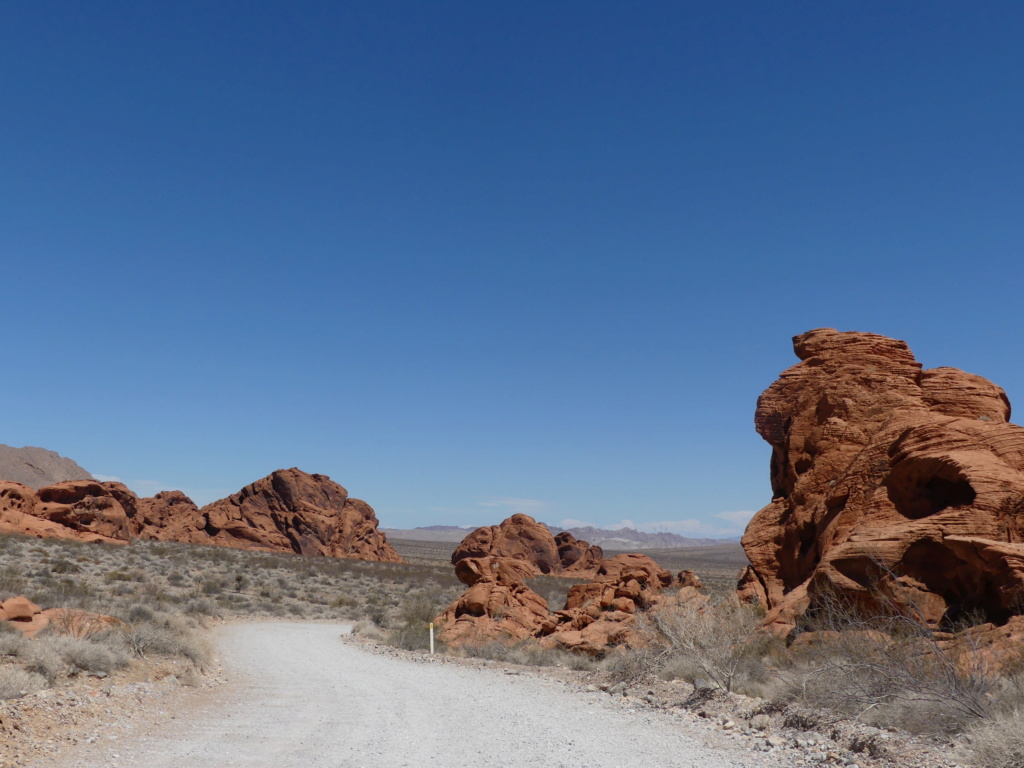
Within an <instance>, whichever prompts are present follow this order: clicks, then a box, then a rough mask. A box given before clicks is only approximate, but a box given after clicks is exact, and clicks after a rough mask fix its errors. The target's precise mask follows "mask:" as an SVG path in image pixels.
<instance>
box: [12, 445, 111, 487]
mask: <svg viewBox="0 0 1024 768" xmlns="http://www.w3.org/2000/svg"><path fill="white" fill-rule="evenodd" d="M92 479H93V477H92V475H90V474H89V473H88V472H86V471H85V470H84V469H82V468H81V467H80V466H78V464H76V463H75V462H73V461H72V460H71V459H67V458H65V457H63V456H61V455H60V454H59V453H55V452H54V451H48V450H46V449H45V448H33V447H30V446H26V447H24V448H14V447H13V446H10V445H0V480H11V481H13V482H15V483H21V484H23V485H27V486H28V487H29V488H42V487H44V486H47V485H53V484H54V483H60V482H63V481H64V480H92Z"/></svg>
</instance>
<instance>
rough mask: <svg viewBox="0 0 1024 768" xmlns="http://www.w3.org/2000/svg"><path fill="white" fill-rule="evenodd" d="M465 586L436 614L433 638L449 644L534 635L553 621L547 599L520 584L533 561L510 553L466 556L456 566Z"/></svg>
mask: <svg viewBox="0 0 1024 768" xmlns="http://www.w3.org/2000/svg"><path fill="white" fill-rule="evenodd" d="M455 568H456V574H457V575H458V577H459V580H460V581H462V582H463V583H464V584H466V585H467V586H468V587H469V588H468V589H467V590H466V591H465V592H464V593H463V594H462V596H461V597H459V599H458V600H456V601H455V602H454V603H452V604H451V605H449V606H448V608H446V609H445V611H444V613H442V614H441V615H440V616H439V617H438V618H437V619H436V623H437V624H438V626H439V627H440V628H441V632H440V634H439V639H440V640H441V641H442V642H445V643H448V644H451V645H475V644H479V643H485V642H490V641H494V640H523V639H525V638H527V637H536V636H537V635H539V634H540V633H541V632H543V631H544V630H545V629H547V628H549V627H552V626H553V625H554V622H553V621H552V620H551V614H550V612H549V611H548V604H547V601H546V600H544V598H542V597H541V596H540V595H538V594H537V593H536V592H534V591H533V590H532V589H530V588H529V587H527V586H526V583H525V581H526V579H527V578H529V577H530V576H531V575H533V573H534V567H533V564H531V563H528V562H526V561H525V560H518V559H516V558H510V557H493V556H484V557H469V558H464V559H462V560H460V561H459V562H458V563H457V564H456V566H455Z"/></svg>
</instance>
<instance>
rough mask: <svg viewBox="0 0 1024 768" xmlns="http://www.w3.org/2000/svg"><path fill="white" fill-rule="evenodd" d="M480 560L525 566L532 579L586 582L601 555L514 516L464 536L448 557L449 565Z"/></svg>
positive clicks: (567, 535)
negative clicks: (510, 561)
mask: <svg viewBox="0 0 1024 768" xmlns="http://www.w3.org/2000/svg"><path fill="white" fill-rule="evenodd" d="M481 557H500V558H513V559H515V560H519V561H522V562H525V563H528V564H529V566H530V568H531V570H532V575H535V576H539V575H541V574H544V575H552V576H577V577H581V578H587V577H588V576H591V575H593V574H594V573H596V572H597V567H598V564H599V563H600V562H601V560H602V559H603V557H604V553H603V552H602V550H601V548H600V547H592V546H590V545H589V544H588V543H587V542H585V541H583V540H581V539H577V538H576V537H574V536H573V535H572V534H571V533H569V532H568V531H563V532H562V533H560V534H558V536H557V537H556V536H554V535H552V533H551V529H549V528H548V527H547V526H546V525H544V524H543V523H538V522H537V521H536V520H534V519H533V518H532V517H530V516H529V515H523V514H518V515H512V517H510V518H508V519H506V520H503V521H502V522H501V523H500V524H499V525H491V526H484V527H482V528H477V529H476V530H475V531H473V532H472V533H470V534H468V535H467V536H466V537H465V538H464V539H463V540H462V542H461V543H460V544H459V545H458V546H457V547H456V548H455V551H454V552H453V553H452V565H458V563H459V561H460V560H464V559H466V558H481Z"/></svg>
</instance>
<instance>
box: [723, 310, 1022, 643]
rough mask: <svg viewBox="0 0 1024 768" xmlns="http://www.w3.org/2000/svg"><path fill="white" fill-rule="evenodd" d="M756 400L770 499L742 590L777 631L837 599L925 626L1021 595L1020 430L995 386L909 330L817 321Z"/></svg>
mask: <svg viewBox="0 0 1024 768" xmlns="http://www.w3.org/2000/svg"><path fill="white" fill-rule="evenodd" d="M793 346H794V350H795V351H796V354H797V357H799V358H800V360H801V362H800V363H798V364H797V365H795V366H793V367H792V368H790V369H789V370H787V371H785V372H784V373H783V374H782V375H781V376H780V378H779V380H778V381H776V382H775V383H774V384H772V386H770V387H769V388H768V389H767V390H765V392H764V394H762V395H761V397H760V398H759V400H758V403H757V412H756V416H755V425H756V427H757V431H758V432H759V433H760V435H761V436H762V437H763V438H764V439H765V440H766V441H767V442H768V443H769V444H770V445H771V446H772V460H771V483H772V495H773V499H772V502H771V504H769V505H768V506H767V507H765V508H764V509H762V510H761V511H760V512H758V513H757V515H755V516H754V518H753V520H751V522H750V524H749V526H748V527H747V530H746V533H745V535H744V537H743V547H744V550H745V551H746V553H747V557H748V558H749V559H750V562H751V566H750V567H749V568H748V569H746V571H745V572H744V574H743V575H742V577H741V582H740V591H741V595H743V596H745V597H746V598H748V599H751V600H758V601H760V602H761V603H762V604H764V605H765V606H766V607H767V608H768V609H769V613H768V616H767V621H768V622H769V623H770V624H772V625H774V626H775V627H776V628H777V629H779V630H781V631H787V630H789V629H791V628H792V627H793V626H794V625H795V622H796V620H797V619H798V617H799V616H800V615H802V614H804V613H806V612H808V611H812V612H813V611H814V610H815V609H816V607H817V606H819V605H822V601H824V600H826V599H831V598H832V597H834V596H839V597H841V598H842V599H843V600H846V601H849V602H851V603H853V604H855V605H858V606H860V607H863V608H866V609H869V610H873V611H901V612H909V613H912V614H914V615H916V616H919V617H920V618H921V619H923V620H924V621H926V622H927V623H929V624H931V625H933V626H942V625H945V624H948V623H950V622H953V621H956V620H959V619H961V618H964V617H966V616H968V615H970V614H977V613H980V615H981V616H982V617H983V618H984V619H986V620H988V621H991V622H995V623H996V624H1002V623H1005V622H1006V621H1007V620H1008V619H1009V618H1010V616H1011V615H1013V614H1016V613H1019V612H1020V607H1021V605H1022V604H1024V601H1022V598H1024V544H1022V543H1021V542H1022V541H1024V429H1022V428H1021V427H1018V426H1015V425H1012V424H1009V423H1008V419H1009V416H1010V404H1009V402H1008V400H1007V398H1006V394H1005V393H1004V392H1003V390H1002V389H1000V388H999V387H997V386H996V385H995V384H993V383H992V382H990V381H988V380H986V379H984V378H982V377H980V376H975V375H972V374H968V373H964V372H963V371H960V370H957V369H955V368H937V369H934V370H927V371H926V370H922V368H921V365H920V364H919V363H918V362H917V361H916V360H915V359H914V356H913V354H912V353H911V351H910V349H909V348H908V347H907V345H906V344H905V343H904V342H902V341H897V340H895V339H890V338H886V337H884V336H877V335H875V334H869V333H840V332H838V331H835V330H832V329H819V330H815V331H810V332H808V333H805V334H803V335H801V336H797V337H796V338H795V339H794V344H793Z"/></svg>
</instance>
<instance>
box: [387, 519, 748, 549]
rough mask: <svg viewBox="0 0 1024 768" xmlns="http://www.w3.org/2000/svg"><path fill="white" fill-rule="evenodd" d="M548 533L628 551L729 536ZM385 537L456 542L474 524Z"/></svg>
mask: <svg viewBox="0 0 1024 768" xmlns="http://www.w3.org/2000/svg"><path fill="white" fill-rule="evenodd" d="M544 525H547V527H548V528H549V529H550V531H551V532H552V533H561V532H562V531H568V532H569V533H571V534H572V535H573V536H575V537H576V538H577V539H583V540H585V541H587V542H589V543H591V544H597V545H598V546H599V547H601V548H602V549H608V550H630V549H682V548H684V547H710V546H714V545H716V544H722V543H723V542H725V541H735V540H736V538H735V537H733V538H731V539H691V538H689V537H688V536H680V535H679V534H677V533H644V532H643V531H636V530H633V529H632V528H618V529H616V530H607V529H604V528H593V527H590V526H587V527H586V528H561V527H559V526H555V525H548V524H547V523H544ZM381 530H383V531H384V532H385V533H386V534H387V535H388V536H390V537H391V538H394V539H410V540H412V541H434V542H445V541H446V542H452V543H454V544H457V543H458V542H460V541H462V540H463V539H464V538H465V537H466V534H468V533H470V532H471V531H474V530H476V526H467V527H464V528H463V527H459V526H457V525H426V526H421V527H419V528H382V529H381Z"/></svg>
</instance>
